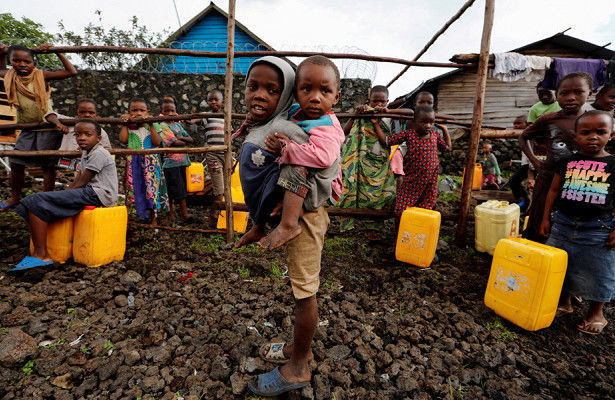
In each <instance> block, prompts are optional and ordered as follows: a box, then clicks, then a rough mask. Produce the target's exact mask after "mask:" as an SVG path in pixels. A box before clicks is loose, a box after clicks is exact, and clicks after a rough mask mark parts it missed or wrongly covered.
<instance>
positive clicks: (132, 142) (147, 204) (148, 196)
mask: <svg viewBox="0 0 615 400" xmlns="http://www.w3.org/2000/svg"><path fill="white" fill-rule="evenodd" d="M155 147H156V146H154V144H153V143H152V137H151V135H150V130H149V126H141V127H138V128H136V129H131V127H129V129H128V148H129V149H151V148H155ZM124 188H125V190H126V205H127V206H129V208H130V210H131V213H133V212H135V213H136V215H137V217H138V218H143V219H146V218H148V217H149V216H148V213H147V210H152V211H153V213H154V215H157V213H158V211H160V210H168V209H169V200H168V195H167V191H166V184H165V181H164V175H163V173H162V164H161V163H160V158H159V157H158V155H156V154H145V155H140V154H139V155H132V156H128V157H126V174H125V176H124Z"/></svg>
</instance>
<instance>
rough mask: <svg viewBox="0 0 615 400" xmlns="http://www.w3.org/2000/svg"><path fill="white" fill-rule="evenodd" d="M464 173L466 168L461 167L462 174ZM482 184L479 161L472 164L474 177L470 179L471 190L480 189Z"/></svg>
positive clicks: (481, 168) (481, 169) (481, 167)
mask: <svg viewBox="0 0 615 400" xmlns="http://www.w3.org/2000/svg"><path fill="white" fill-rule="evenodd" d="M465 175H466V169H465V168H464V169H463V176H464V177H465ZM482 185H483V166H482V165H481V164H479V163H476V165H474V179H472V190H480V189H481V186H482Z"/></svg>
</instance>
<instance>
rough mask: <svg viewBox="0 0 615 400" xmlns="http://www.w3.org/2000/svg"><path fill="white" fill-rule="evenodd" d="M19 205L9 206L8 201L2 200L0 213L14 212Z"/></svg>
mask: <svg viewBox="0 0 615 400" xmlns="http://www.w3.org/2000/svg"><path fill="white" fill-rule="evenodd" d="M17 204H18V203H15V204H7V203H6V200H2V201H0V211H8V210H12V209H13V208H15V207H17Z"/></svg>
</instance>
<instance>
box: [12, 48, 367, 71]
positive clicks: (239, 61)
mask: <svg viewBox="0 0 615 400" xmlns="http://www.w3.org/2000/svg"><path fill="white" fill-rule="evenodd" d="M2 42H3V44H6V45H8V46H10V45H27V44H28V43H30V42H29V40H28V39H24V38H14V39H3V41H2ZM54 44H55V45H57V46H61V45H70V43H62V42H57V43H54ZM158 47H162V48H173V49H182V50H205V51H215V52H225V51H226V42H212V41H199V42H182V41H171V42H165V43H162V44H160V45H159V46H158ZM267 50H269V49H268V48H267V47H266V46H264V45H262V44H252V43H239V44H236V46H235V51H267ZM280 50H287V51H288V50H295V51H297V50H302V51H315V52H323V53H336V52H339V53H354V54H365V55H369V53H368V52H366V51H365V50H363V49H360V48H358V47H356V46H332V45H315V46H297V45H291V44H286V45H282V46H281V47H280ZM36 57H37V62H38V65H39V66H41V67H43V68H48V69H57V68H58V66H59V65H60V64H59V63H57V62H55V60H54V59H53V58H50V57H49V55H46V56H45V57H41V56H40V55H37V56H36ZM69 59H70V60H71V62H72V63H73V64H74V65H75V66H76V67H77V68H79V69H92V70H99V71H115V70H121V71H135V72H150V73H151V72H156V73H164V72H179V73H212V74H224V72H225V64H226V59H224V58H219V59H218V58H205V57H201V58H199V57H186V56H170V55H155V54H151V55H146V56H144V55H142V54H128V53H79V54H70V55H69ZM253 60H254V59H253V58H246V57H238V58H236V59H235V63H234V66H233V69H234V70H235V71H239V72H244V73H245V71H247V69H248V67H249V65H250V64H251V63H252V61H253ZM289 60H290V61H291V62H293V63H295V64H298V63H299V62H301V60H302V59H301V58H297V57H290V58H289ZM333 62H334V63H335V64H336V65H337V67H338V68H339V70H340V75H341V77H342V78H361V79H369V80H371V81H373V80H374V78H375V77H376V74H377V71H378V70H377V65H376V63H375V62H373V61H365V60H355V59H335V60H333Z"/></svg>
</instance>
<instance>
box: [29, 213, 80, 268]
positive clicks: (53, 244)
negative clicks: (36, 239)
mask: <svg viewBox="0 0 615 400" xmlns="http://www.w3.org/2000/svg"><path fill="white" fill-rule="evenodd" d="M74 221H75V217H70V218H64V219H61V220H58V221H55V222H52V223H50V224H49V225H47V253H49V257H51V259H52V260H53V261H55V262H57V263H60V264H64V263H65V262H66V260H68V259H69V258H71V257H72V256H73V231H74V227H73V224H74ZM33 251H34V245H33V243H32V238H30V254H32V252H33Z"/></svg>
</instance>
